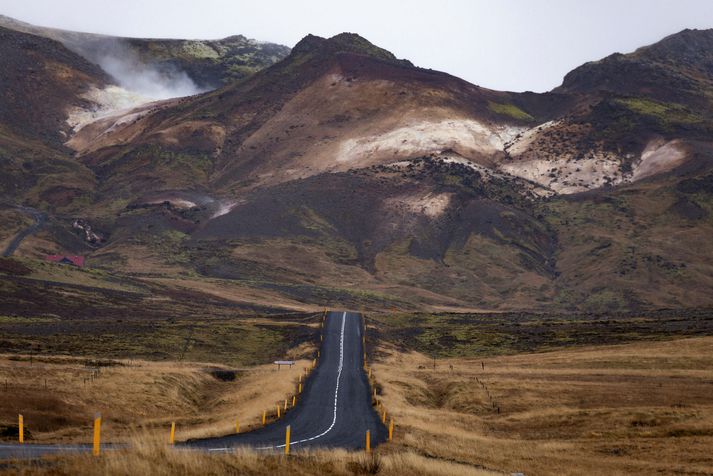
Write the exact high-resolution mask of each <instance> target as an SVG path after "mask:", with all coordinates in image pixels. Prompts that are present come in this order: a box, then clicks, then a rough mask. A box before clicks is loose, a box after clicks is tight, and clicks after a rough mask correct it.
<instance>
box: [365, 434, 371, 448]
mask: <svg viewBox="0 0 713 476" xmlns="http://www.w3.org/2000/svg"><path fill="white" fill-rule="evenodd" d="M366 452H367V453H371V435H370V434H369V430H366Z"/></svg>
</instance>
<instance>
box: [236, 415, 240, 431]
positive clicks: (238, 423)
mask: <svg viewBox="0 0 713 476" xmlns="http://www.w3.org/2000/svg"><path fill="white" fill-rule="evenodd" d="M235 433H240V420H238V417H235Z"/></svg>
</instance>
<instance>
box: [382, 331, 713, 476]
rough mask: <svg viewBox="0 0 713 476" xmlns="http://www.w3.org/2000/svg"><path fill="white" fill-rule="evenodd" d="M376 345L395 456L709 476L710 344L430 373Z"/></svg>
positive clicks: (459, 364) (538, 356) (442, 363)
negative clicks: (404, 453)
mask: <svg viewBox="0 0 713 476" xmlns="http://www.w3.org/2000/svg"><path fill="white" fill-rule="evenodd" d="M382 350H383V352H384V354H385V357H384V358H383V359H381V361H380V362H378V363H376V364H375V365H374V370H375V375H376V378H377V379H378V381H379V382H380V384H381V385H382V389H381V391H382V396H381V399H382V401H383V402H384V405H385V407H386V408H387V409H388V410H389V412H390V413H391V415H392V416H393V417H394V418H395V421H396V422H397V423H398V425H397V435H396V437H395V443H394V445H395V446H396V447H400V448H403V449H404V450H411V451H417V452H418V453H420V454H424V455H428V456H429V457H433V458H438V459H442V460H447V461H455V462H459V463H463V464H469V465H473V466H476V467H482V468H487V469H492V470H500V471H502V470H505V471H512V472H515V471H522V472H524V473H525V474H528V475H530V474H600V475H612V474H642V475H643V474H713V451H712V450H713V338H711V337H703V338H691V339H678V340H670V341H664V342H646V343H633V344H624V345H616V346H595V347H585V348H579V349H571V350H562V351H554V352H545V353H534V354H519V355H512V356H502V357H494V358H487V359H467V358H459V359H442V360H438V361H437V362H436V370H433V360H432V359H430V358H427V357H425V356H423V355H422V354H417V353H401V352H397V351H395V350H393V349H391V348H383V349H382ZM482 365H484V368H483V367H482ZM451 366H452V367H451ZM395 449H396V448H395Z"/></svg>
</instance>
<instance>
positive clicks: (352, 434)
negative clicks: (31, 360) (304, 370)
mask: <svg viewBox="0 0 713 476" xmlns="http://www.w3.org/2000/svg"><path fill="white" fill-rule="evenodd" d="M323 336H324V340H323V342H322V346H321V349H320V359H319V361H318V364H317V367H316V368H315V369H314V370H313V371H312V373H311V375H310V376H309V378H308V379H307V382H306V383H305V386H304V388H303V390H302V394H301V395H299V396H298V400H297V406H296V407H295V408H294V409H292V410H291V411H289V412H287V415H286V416H285V417H283V418H282V419H280V420H277V421H276V422H274V423H271V424H269V425H266V426H264V427H262V428H259V429H257V430H254V431H250V432H245V433H239V434H234V435H228V436H222V437H216V438H207V439H201V440H192V441H188V442H186V443H182V444H177V445H176V446H177V448H185V449H198V450H207V451H211V452H221V451H230V450H231V449H232V448H236V447H252V448H255V449H259V450H264V451H270V450H272V451H278V450H282V449H283V448H284V447H285V430H286V428H287V425H290V429H291V442H290V449H291V451H299V450H300V449H303V448H307V447H311V448H314V447H322V448H345V449H350V450H358V449H363V448H364V447H365V445H366V431H367V430H369V431H370V434H371V446H372V447H375V446H376V445H378V444H379V443H382V442H384V441H385V440H386V437H387V435H388V432H387V429H386V427H385V426H384V425H383V424H382V423H381V420H380V419H379V416H378V414H377V413H376V411H375V410H374V408H373V407H372V405H371V395H370V391H369V383H368V379H367V376H366V373H365V372H364V368H363V366H362V364H363V361H364V350H363V347H362V320H361V316H360V315H359V314H358V313H351V312H343V311H341V312H330V313H328V314H327V318H326V320H325V323H324V329H323ZM265 403H266V407H269V406H270V404H271V403H272V402H265ZM83 451H91V446H89V445H57V446H54V445H32V444H24V445H19V444H0V458H13V457H19V458H23V457H24V458H35V457H38V456H41V455H45V454H57V453H62V452H83Z"/></svg>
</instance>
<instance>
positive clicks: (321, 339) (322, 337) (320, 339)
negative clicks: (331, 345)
mask: <svg viewBox="0 0 713 476" xmlns="http://www.w3.org/2000/svg"><path fill="white" fill-rule="evenodd" d="M323 340H324V336H323V335H322V334H320V335H319V341H320V342H322V341H323Z"/></svg>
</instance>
